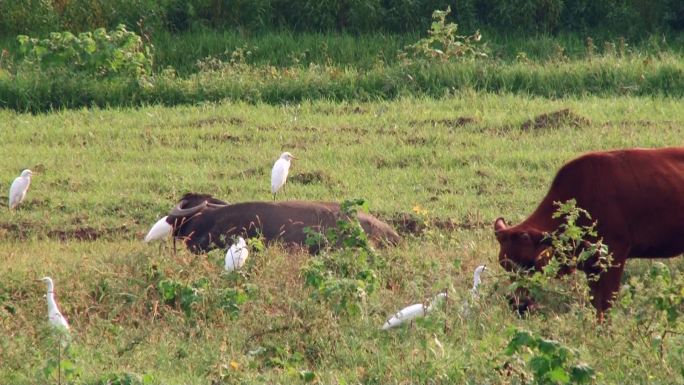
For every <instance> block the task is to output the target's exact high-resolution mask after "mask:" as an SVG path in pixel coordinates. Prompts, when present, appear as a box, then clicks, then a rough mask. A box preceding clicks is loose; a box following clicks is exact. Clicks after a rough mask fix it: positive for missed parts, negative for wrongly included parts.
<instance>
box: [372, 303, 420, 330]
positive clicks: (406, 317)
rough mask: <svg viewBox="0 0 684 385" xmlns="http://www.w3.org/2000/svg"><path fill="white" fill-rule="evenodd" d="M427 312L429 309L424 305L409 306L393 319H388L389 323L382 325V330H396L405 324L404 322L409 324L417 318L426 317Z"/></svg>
mask: <svg viewBox="0 0 684 385" xmlns="http://www.w3.org/2000/svg"><path fill="white" fill-rule="evenodd" d="M426 310H427V308H426V307H425V305H423V304H422V303H416V304H413V305H410V306H407V307H405V308H403V309H401V310H399V311H398V312H397V314H395V315H393V316H392V318H390V319H388V320H387V322H385V324H384V325H382V330H387V329H390V328H394V327H397V326H399V325H401V324H403V323H404V322H408V321H411V320H414V319H416V318H420V317H423V316H425V313H426Z"/></svg>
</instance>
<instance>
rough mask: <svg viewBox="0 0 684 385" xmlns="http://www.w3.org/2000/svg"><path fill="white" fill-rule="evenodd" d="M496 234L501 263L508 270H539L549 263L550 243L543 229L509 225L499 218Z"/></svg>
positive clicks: (495, 224) (495, 226)
mask: <svg viewBox="0 0 684 385" xmlns="http://www.w3.org/2000/svg"><path fill="white" fill-rule="evenodd" d="M494 234H496V239H497V240H498V241H499V246H500V250H499V263H500V264H501V267H503V268H504V269H505V270H506V271H513V270H517V269H522V270H536V271H539V270H541V269H542V268H543V267H544V266H545V265H546V264H547V263H548V261H549V257H548V256H549V246H550V243H549V242H548V241H547V240H545V239H544V233H542V232H541V231H537V230H534V229H530V228H525V229H519V228H517V227H508V226H506V221H504V219H503V218H497V220H496V221H494Z"/></svg>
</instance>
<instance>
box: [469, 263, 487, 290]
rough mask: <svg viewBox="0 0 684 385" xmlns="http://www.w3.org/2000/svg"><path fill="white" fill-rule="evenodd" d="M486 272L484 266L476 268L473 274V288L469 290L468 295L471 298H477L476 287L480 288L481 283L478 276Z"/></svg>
mask: <svg viewBox="0 0 684 385" xmlns="http://www.w3.org/2000/svg"><path fill="white" fill-rule="evenodd" d="M485 270H487V266H486V265H480V266H478V267H477V268H475V272H474V273H473V287H472V289H470V294H471V295H472V296H473V298H477V296H478V293H477V287H478V286H480V284H481V283H482V279H481V278H480V275H482V272H483V271H485Z"/></svg>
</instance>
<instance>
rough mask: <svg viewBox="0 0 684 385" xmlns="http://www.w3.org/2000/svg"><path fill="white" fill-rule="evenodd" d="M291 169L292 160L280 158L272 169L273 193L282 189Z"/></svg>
mask: <svg viewBox="0 0 684 385" xmlns="http://www.w3.org/2000/svg"><path fill="white" fill-rule="evenodd" d="M289 171H290V161H289V160H286V159H278V160H276V162H275V164H274V165H273V170H271V193H273V194H275V193H276V191H278V190H280V188H281V187H283V185H284V184H285V181H286V180H287V173H288V172H289Z"/></svg>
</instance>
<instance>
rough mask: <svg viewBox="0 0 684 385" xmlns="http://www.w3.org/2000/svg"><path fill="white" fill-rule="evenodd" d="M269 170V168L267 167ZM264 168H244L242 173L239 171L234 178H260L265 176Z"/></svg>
mask: <svg viewBox="0 0 684 385" xmlns="http://www.w3.org/2000/svg"><path fill="white" fill-rule="evenodd" d="M268 167H269V168H270V167H271V166H268ZM265 170H266V166H264V167H251V168H246V169H244V170H242V171H239V172H237V173H236V174H235V176H244V177H250V176H262V175H266V171H265Z"/></svg>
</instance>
